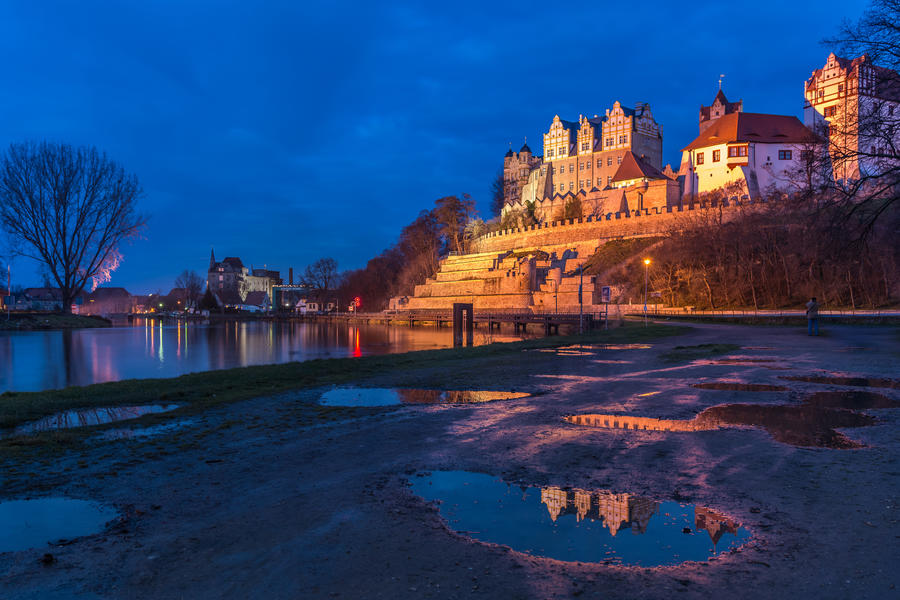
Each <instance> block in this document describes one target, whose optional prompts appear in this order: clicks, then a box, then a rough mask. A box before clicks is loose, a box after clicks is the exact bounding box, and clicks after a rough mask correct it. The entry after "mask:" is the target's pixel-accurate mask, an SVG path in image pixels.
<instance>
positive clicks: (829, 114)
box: [825, 106, 836, 117]
mask: <svg viewBox="0 0 900 600" xmlns="http://www.w3.org/2000/svg"><path fill="white" fill-rule="evenodd" d="M835 108H836V107H835V106H826V107H825V117H833V116H834V110H835Z"/></svg>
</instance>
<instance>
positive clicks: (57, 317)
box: [0, 313, 112, 331]
mask: <svg viewBox="0 0 900 600" xmlns="http://www.w3.org/2000/svg"><path fill="white" fill-rule="evenodd" d="M111 324H112V323H111V322H110V321H109V320H107V319H104V318H102V317H93V316H86V315H63V314H58V313H11V314H10V315H9V319H8V320H7V318H6V314H3V315H0V331H33V330H36V329H82V328H91V327H109V326H110V325H111Z"/></svg>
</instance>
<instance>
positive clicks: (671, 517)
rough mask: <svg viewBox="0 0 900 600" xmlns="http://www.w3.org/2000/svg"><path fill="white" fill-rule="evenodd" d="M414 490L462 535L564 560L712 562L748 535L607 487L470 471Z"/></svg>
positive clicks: (441, 476)
mask: <svg viewBox="0 0 900 600" xmlns="http://www.w3.org/2000/svg"><path fill="white" fill-rule="evenodd" d="M412 489H413V491H414V492H415V493H416V494H418V495H419V496H422V497H423V498H425V499H426V500H428V501H440V514H441V516H442V517H444V518H445V519H446V520H447V522H448V525H449V526H450V528H452V529H453V530H455V531H457V532H460V533H462V534H464V535H467V536H470V537H472V538H474V539H477V540H479V541H482V542H488V543H493V544H502V545H505V546H509V547H510V548H512V549H513V550H516V551H517V552H523V553H526V554H532V555H535V556H541V557H546V558H553V559H556V560H562V561H582V562H601V563H606V564H620V565H639V566H644V567H655V566H664V565H675V564H679V563H682V562H685V561H704V560H707V559H708V558H710V557H711V556H714V555H715V554H717V553H719V552H723V551H727V550H730V549H732V548H736V547H738V546H740V545H741V544H743V543H744V542H746V541H747V539H749V537H750V533H749V532H748V531H747V530H746V529H744V528H742V527H741V526H740V524H738V523H736V522H735V521H733V520H732V519H729V518H728V517H726V516H725V515H722V514H719V513H716V512H714V511H712V510H709V509H707V508H703V507H697V506H694V505H692V504H679V503H677V502H657V501H655V500H652V499H650V498H644V497H641V496H635V495H633V494H616V493H613V492H610V491H606V490H594V491H588V490H580V489H561V488H557V487H545V488H537V487H518V486H510V485H509V484H507V483H505V482H504V481H502V480H501V479H498V478H495V477H491V476H490V475H484V474H481V473H470V472H467V471H435V472H433V473H425V474H419V476H418V477H414V478H413V479H412ZM686 528H688V529H689V530H690V531H692V532H693V533H692V534H685V533H683V532H684V530H685V529H686ZM701 531H704V532H705V533H706V535H702V534H701V533H700V532H701Z"/></svg>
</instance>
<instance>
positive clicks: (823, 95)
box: [819, 90, 825, 98]
mask: <svg viewBox="0 0 900 600" xmlns="http://www.w3.org/2000/svg"><path fill="white" fill-rule="evenodd" d="M824 97H825V90H819V98H824Z"/></svg>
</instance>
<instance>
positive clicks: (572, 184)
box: [569, 181, 575, 190]
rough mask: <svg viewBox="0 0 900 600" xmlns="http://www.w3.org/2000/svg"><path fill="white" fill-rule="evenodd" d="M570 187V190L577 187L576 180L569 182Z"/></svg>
mask: <svg viewBox="0 0 900 600" xmlns="http://www.w3.org/2000/svg"><path fill="white" fill-rule="evenodd" d="M569 189H570V190H574V189H575V182H574V181H570V182H569Z"/></svg>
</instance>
